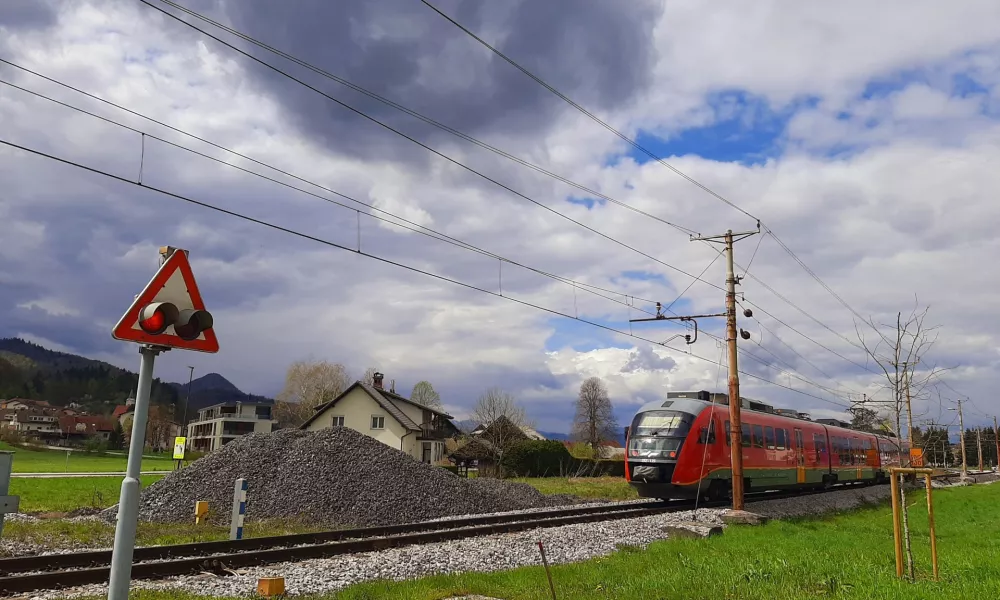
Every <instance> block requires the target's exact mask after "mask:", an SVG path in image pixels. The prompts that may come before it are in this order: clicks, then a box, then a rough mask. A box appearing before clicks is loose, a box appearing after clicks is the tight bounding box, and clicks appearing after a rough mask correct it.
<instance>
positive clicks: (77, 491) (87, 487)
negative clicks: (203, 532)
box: [10, 475, 194, 513]
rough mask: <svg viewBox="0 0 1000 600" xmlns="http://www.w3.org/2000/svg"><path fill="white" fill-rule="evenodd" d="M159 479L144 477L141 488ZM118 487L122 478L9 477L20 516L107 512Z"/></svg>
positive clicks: (156, 476)
mask: <svg viewBox="0 0 1000 600" xmlns="http://www.w3.org/2000/svg"><path fill="white" fill-rule="evenodd" d="M159 479H162V475H143V476H142V478H141V481H142V486H143V487H146V486H148V485H150V484H152V483H153V482H154V481H157V480H159ZM121 486H122V478H121V477H64V478H51V479H50V478H45V479H42V478H27V477H22V478H19V477H12V478H11V480H10V494H11V495H13V496H20V498H21V499H20V505H19V507H18V511H19V512H22V513H51V512H69V511H71V510H74V509H77V508H107V507H109V506H111V505H113V504H115V503H117V502H118V495H119V493H120V492H121ZM191 510H192V512H193V511H194V508H192V509H191Z"/></svg>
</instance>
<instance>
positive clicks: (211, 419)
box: [186, 401, 277, 452]
mask: <svg viewBox="0 0 1000 600" xmlns="http://www.w3.org/2000/svg"><path fill="white" fill-rule="evenodd" d="M273 409H274V405H273V404H271V403H270V402H242V401H241V402H222V403H219V404H213V405H212V406H206V407H205V408H203V409H201V410H199V411H198V417H197V418H196V419H195V420H194V421H191V422H190V423H188V426H187V443H186V446H187V448H188V449H190V450H196V451H198V452H212V451H214V450H218V449H219V448H221V447H222V446H224V445H225V444H228V443H229V442H231V441H233V440H235V439H236V438H238V437H240V436H243V435H247V434H248V433H271V431H272V430H273V429H274V424H275V423H276V422H277V421H275V420H274V415H273V414H272V411H273Z"/></svg>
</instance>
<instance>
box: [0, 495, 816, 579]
mask: <svg viewBox="0 0 1000 600" xmlns="http://www.w3.org/2000/svg"><path fill="white" fill-rule="evenodd" d="M817 493H823V492H807V493H802V492H767V493H757V494H747V495H746V501H747V503H751V502H754V501H760V500H771V499H779V498H788V497H799V496H805V495H811V494H817ZM728 506H730V501H729V500H720V501H711V502H705V501H702V502H699V503H698V507H700V508H720V507H728ZM693 507H694V501H693V500H670V501H651V502H630V503H622V504H613V505H604V506H590V507H583V508H562V509H555V510H546V511H538V512H532V513H515V514H504V515H489V516H478V517H467V518H461V519H448V520H444V521H424V522H420V523H408V524H402V525H389V526H382V527H364V528H358V529H344V530H338V531H325V532H320V533H306V534H295V535H282V536H271V537H259V538H250V539H243V540H235V541H230V540H226V541H217V542H200V543H193V544H179V545H171V546H148V547H140V548H136V549H135V551H134V554H133V564H132V579H133V580H137V579H162V578H166V577H174V576H178V575H188V574H193V573H201V572H214V573H218V574H223V575H224V574H227V573H229V572H231V571H232V570H234V569H238V568H242V567H250V566H261V565H267V564H274V563H280V562H295V561H300V560H306V559H312V558H327V557H331V556H337V555H342V554H354V553H358V552H370V551H377V550H385V549H387V548H394V547H400V546H408V545H415V544H429V543H433V542H441V541H448V540H456V539H463V538H470V537H477V536H485V535H492V534H497V533H509V532H515V531H525V530H528V529H537V528H545V527H559V526H562V525H571V524H576V523H588V522H597V521H610V520H619V519H634V518H638V517H646V516H651V515H656V514H661V513H665V512H675V511H680V510H686V509H691V508H693ZM110 565H111V551H110V550H97V551H86V552H73V553H68V554H51V555H45V556H21V557H15V558H6V559H0V596H8V595H12V594H16V593H23V592H31V591H35V590H51V589H62V588H69V587H76V586H81V585H88V584H100V583H106V582H107V581H108V578H109V576H110V571H111V569H110Z"/></svg>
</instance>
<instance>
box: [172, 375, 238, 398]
mask: <svg viewBox="0 0 1000 600" xmlns="http://www.w3.org/2000/svg"><path fill="white" fill-rule="evenodd" d="M181 387H182V388H183V389H185V390H186V389H187V384H181ZM208 390H220V391H223V392H230V393H233V394H242V393H243V392H242V390H240V388H238V387H236V386H235V385H233V383H232V382H231V381H229V380H228V379H226V378H225V377H223V376H222V375H219V374H218V373H209V374H207V375H202V376H201V377H198V378H197V379H195V380H193V381H192V382H191V391H192V392H205V391H208Z"/></svg>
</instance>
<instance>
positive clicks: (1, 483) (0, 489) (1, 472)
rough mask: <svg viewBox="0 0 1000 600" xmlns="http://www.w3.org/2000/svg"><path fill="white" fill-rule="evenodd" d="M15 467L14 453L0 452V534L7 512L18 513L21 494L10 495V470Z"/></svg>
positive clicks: (1, 533)
mask: <svg viewBox="0 0 1000 600" xmlns="http://www.w3.org/2000/svg"><path fill="white" fill-rule="evenodd" d="M13 467H14V453H13V452H10V451H6V452H0V535H3V519H4V515H6V514H7V513H16V512H17V509H18V504H19V502H20V499H21V498H20V496H9V495H8V492H9V491H10V472H11V470H12V469H13Z"/></svg>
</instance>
